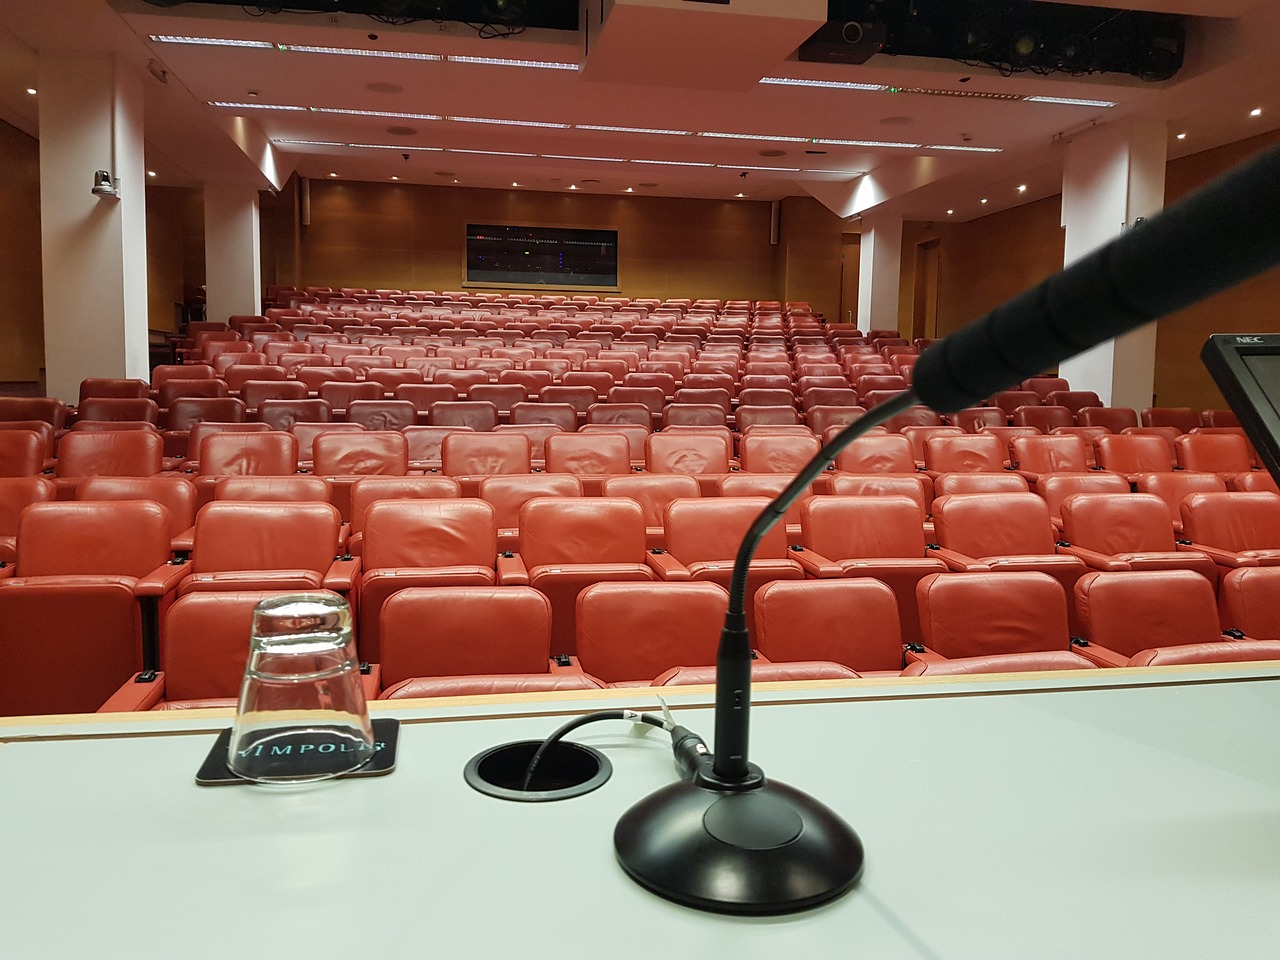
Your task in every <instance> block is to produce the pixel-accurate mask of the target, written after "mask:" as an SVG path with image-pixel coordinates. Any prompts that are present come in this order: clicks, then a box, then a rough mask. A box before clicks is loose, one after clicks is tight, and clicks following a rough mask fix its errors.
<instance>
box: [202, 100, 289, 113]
mask: <svg viewBox="0 0 1280 960" xmlns="http://www.w3.org/2000/svg"><path fill="white" fill-rule="evenodd" d="M209 106H211V107H229V108H231V109H232V110H294V111H302V112H304V113H305V112H306V110H307V108H306V107H295V106H291V105H289V104H285V103H235V102H233V101H230V100H210V101H209Z"/></svg>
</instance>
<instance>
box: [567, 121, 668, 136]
mask: <svg viewBox="0 0 1280 960" xmlns="http://www.w3.org/2000/svg"><path fill="white" fill-rule="evenodd" d="M575 128H576V129H578V130H603V131H604V132H605V133H663V134H668V135H670V136H673V137H688V136H692V135H693V131H691V130H660V129H655V128H652V127H601V126H597V125H595V124H591V123H579V124H575Z"/></svg>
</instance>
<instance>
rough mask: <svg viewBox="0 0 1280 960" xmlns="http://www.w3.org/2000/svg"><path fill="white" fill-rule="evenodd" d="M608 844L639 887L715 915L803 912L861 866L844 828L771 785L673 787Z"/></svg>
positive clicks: (821, 809)
mask: <svg viewBox="0 0 1280 960" xmlns="http://www.w3.org/2000/svg"><path fill="white" fill-rule="evenodd" d="M613 845H614V850H615V851H616V852H617V855H618V862H619V863H620V864H621V865H622V868H623V869H624V870H626V871H627V873H628V874H629V875H630V876H631V879H633V880H635V881H636V882H637V883H638V884H640V885H641V886H642V887H645V888H647V889H648V890H651V891H652V892H654V893H656V894H658V896H660V897H666V898H667V899H668V900H674V901H675V902H676V903H680V904H683V905H685V906H687V907H695V908H697V909H699V910H708V911H711V912H713V913H730V914H747V915H752V914H754V915H766V914H779V913H795V912H798V911H801V910H808V909H810V908H812V907H817V906H820V905H822V904H824V903H827V902H828V901H831V900H834V899H835V898H837V897H839V896H840V895H841V894H843V893H846V892H847V891H848V890H849V889H850V888H851V887H852V886H853V884H854V883H855V882H856V881H857V879H858V877H859V876H860V875H861V874H862V864H863V852H862V841H861V840H859V839H858V835H857V834H856V833H854V832H853V829H852V828H851V827H850V826H849V825H848V824H847V823H845V822H844V821H843V820H842V819H840V817H838V816H836V814H835V813H834V812H833V811H831V810H830V809H829V808H828V807H826V806H824V805H823V804H821V803H819V802H818V801H817V800H815V799H814V798H813V797H810V796H809V795H808V794H806V793H802V792H800V791H799V790H796V789H795V788H794V787H789V786H787V785H786V784H785V783H778V782H777V781H771V780H766V781H764V782H763V783H759V784H758V785H754V786H752V787H751V788H750V789H732V788H716V787H709V786H702V785H699V784H697V783H693V782H689V781H680V782H677V783H673V784H671V785H670V786H667V787H664V788H663V789H661V790H659V791H657V792H656V793H653V794H650V795H649V796H648V797H646V798H645V799H643V800H641V801H640V802H639V803H637V804H636V805H635V806H633V807H632V808H631V809H630V810H628V811H627V812H626V813H625V814H623V816H622V819H621V820H619V821H618V825H617V827H616V828H615V829H614V832H613Z"/></svg>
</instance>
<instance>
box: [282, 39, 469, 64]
mask: <svg viewBox="0 0 1280 960" xmlns="http://www.w3.org/2000/svg"><path fill="white" fill-rule="evenodd" d="M268 46H270V44H268ZM277 49H280V50H284V51H285V52H286V53H327V54H331V55H333V56H339V57H377V58H379V59H384V60H443V59H444V57H442V56H440V54H438V53H410V52H408V51H404V50H364V49H361V48H359V47H317V46H310V45H307V44H300V43H281V44H278V45H277Z"/></svg>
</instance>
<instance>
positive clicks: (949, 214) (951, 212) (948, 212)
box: [947, 210, 955, 217]
mask: <svg viewBox="0 0 1280 960" xmlns="http://www.w3.org/2000/svg"><path fill="white" fill-rule="evenodd" d="M954 213H955V211H954V210H948V211H947V216H948V217H949V216H951V215H952V214H954Z"/></svg>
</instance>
